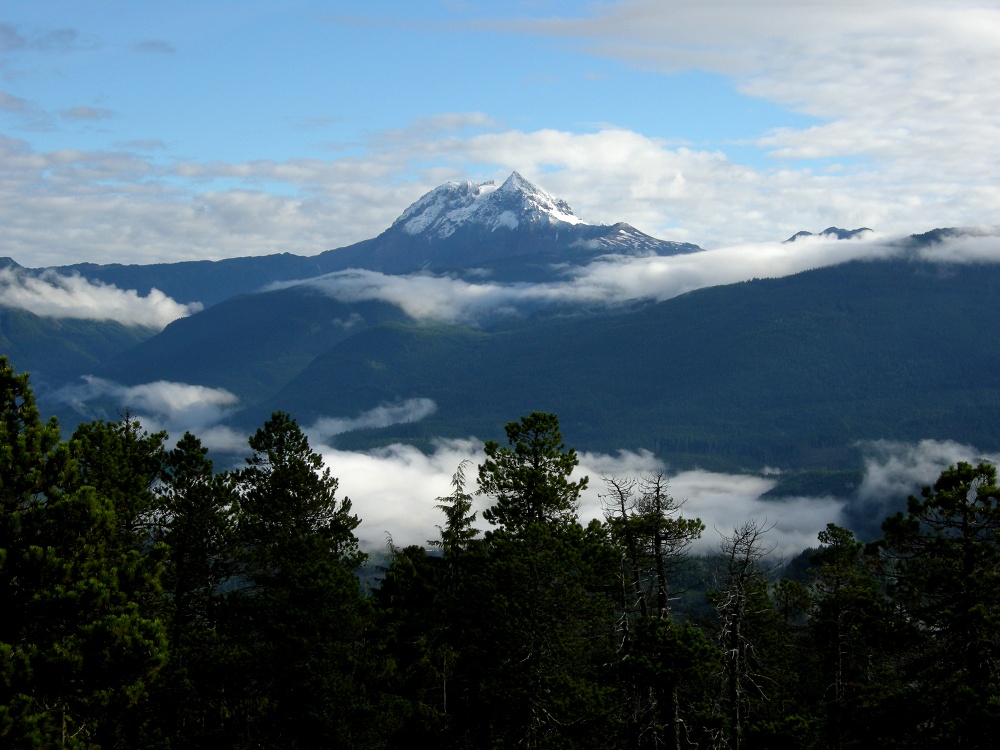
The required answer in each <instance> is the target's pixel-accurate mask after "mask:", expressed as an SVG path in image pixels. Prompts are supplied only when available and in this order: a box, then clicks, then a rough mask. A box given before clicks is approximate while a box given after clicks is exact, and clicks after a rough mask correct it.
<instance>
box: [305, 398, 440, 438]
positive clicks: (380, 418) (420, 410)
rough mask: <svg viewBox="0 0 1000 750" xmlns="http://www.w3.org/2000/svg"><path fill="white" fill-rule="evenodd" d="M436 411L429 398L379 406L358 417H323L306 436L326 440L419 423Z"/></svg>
mask: <svg viewBox="0 0 1000 750" xmlns="http://www.w3.org/2000/svg"><path fill="white" fill-rule="evenodd" d="M435 411H437V404H435V403H434V402H433V401H431V400H430V399H429V398H411V399H407V400H406V401H403V402H402V403H398V404H383V405H382V406H377V407H375V408H374V409H370V410H369V411H366V412H364V413H363V414H361V415H360V416H358V417H321V418H319V419H317V420H316V422H315V423H314V424H313V425H312V427H310V428H308V429H307V430H306V434H307V435H308V436H309V438H310V439H312V440H317V441H319V440H326V439H329V438H331V437H333V436H334V435H340V434H341V433H344V432H350V431H351V430H361V429H368V428H374V427H389V426H390V425H394V424H407V423H409V422H419V421H420V420H421V419H423V418H424V417H428V416H430V415H431V414H433V413H434V412H435Z"/></svg>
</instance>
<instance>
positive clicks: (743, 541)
mask: <svg viewBox="0 0 1000 750" xmlns="http://www.w3.org/2000/svg"><path fill="white" fill-rule="evenodd" d="M773 528H774V524H770V525H768V524H767V522H766V521H760V520H758V519H750V520H749V521H746V522H744V523H743V524H741V525H739V526H737V527H735V528H734V529H733V533H732V534H730V535H727V534H722V542H721V543H720V545H719V558H720V571H719V579H720V580H719V586H718V587H717V589H716V592H717V593H716V597H717V598H716V602H715V609H716V611H717V612H718V614H719V633H718V643H719V647H720V648H721V649H722V665H723V666H722V668H723V678H724V683H725V696H724V700H725V703H726V705H727V708H728V713H729V721H730V747H732V748H733V749H734V750H739V747H740V740H741V734H742V728H743V721H744V714H745V711H744V707H745V705H746V702H747V695H748V693H749V692H750V691H751V690H754V691H757V692H759V693H761V694H763V690H762V688H761V685H760V684H759V678H758V675H757V674H755V672H754V669H753V662H754V659H753V656H754V647H755V644H754V643H753V639H752V638H751V637H749V634H748V632H747V624H748V621H749V620H750V619H751V618H752V617H753V616H754V615H757V614H759V613H760V612H761V611H763V608H765V607H769V606H770V600H769V599H768V598H767V595H766V587H767V574H768V573H769V572H770V567H773V565H772V566H768V565H767V564H766V563H765V559H766V558H767V557H768V556H769V555H770V554H771V553H772V552H773V551H774V548H775V545H773V544H770V545H769V544H767V543H766V542H765V541H764V536H765V535H766V534H767V532H769V531H770V530H771V529H773Z"/></svg>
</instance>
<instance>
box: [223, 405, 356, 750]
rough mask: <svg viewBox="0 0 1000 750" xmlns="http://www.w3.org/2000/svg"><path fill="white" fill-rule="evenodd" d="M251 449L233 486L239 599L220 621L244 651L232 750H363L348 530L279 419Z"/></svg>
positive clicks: (328, 485) (321, 477) (349, 524)
mask: <svg viewBox="0 0 1000 750" xmlns="http://www.w3.org/2000/svg"><path fill="white" fill-rule="evenodd" d="M250 447H251V449H252V454H251V456H250V458H248V459H247V467H246V468H245V469H243V470H242V471H240V472H239V473H238V474H237V476H236V479H237V487H238V505H237V530H238V534H239V540H240V547H241V552H240V554H239V555H238V557H237V563H238V569H237V571H238V572H237V576H238V580H239V584H240V587H241V588H240V590H238V591H237V592H234V594H232V595H231V596H230V600H231V602H230V604H231V607H230V612H229V614H230V617H231V620H230V627H231V630H230V632H229V637H230V638H231V639H232V640H233V641H234V642H235V643H237V644H239V646H240V648H241V649H242V652H241V654H240V656H239V658H238V659H236V660H235V661H236V663H235V664H234V665H233V667H234V673H233V674H234V676H235V683H234V684H233V685H232V686H231V687H232V688H233V690H234V691H235V692H237V694H239V695H240V696H241V699H240V701H241V702H240V705H239V706H238V707H236V711H235V712H236V714H237V715H238V721H237V722H236V724H237V726H234V727H231V730H232V731H234V733H235V735H236V736H237V738H238V739H237V746H244V745H246V746H254V747H260V746H280V747H286V748H302V747H329V746H331V745H338V746H341V747H348V746H355V745H362V744H363V743H362V742H360V741H359V736H360V733H361V732H363V730H364V726H365V722H362V721H360V719H359V712H361V711H362V710H363V708H364V695H363V684H362V682H360V681H359V680H358V679H356V677H357V674H356V672H357V671H358V670H359V669H360V668H361V664H360V661H361V656H360V653H359V647H360V644H361V637H362V632H363V628H364V625H365V616H366V602H365V601H364V599H363V597H362V594H361V589H360V585H359V582H358V579H357V577H356V576H355V573H354V571H355V570H356V568H357V567H358V566H359V565H360V564H361V563H362V561H363V560H364V559H365V555H364V554H362V553H361V552H360V551H359V549H358V542H357V538H356V537H355V536H354V529H355V528H356V527H357V525H358V518H357V516H355V515H353V514H352V513H351V503H350V501H349V500H347V499H344V500H340V501H338V500H337V498H336V490H337V480H336V479H334V478H333V477H332V476H331V474H330V470H329V469H327V468H324V467H323V460H322V457H321V456H319V454H317V453H315V452H314V451H313V450H312V449H311V448H310V447H309V442H308V440H307V438H306V436H305V435H304V434H303V433H302V431H301V430H300V428H299V426H298V425H297V424H296V423H295V421H294V420H293V419H291V418H290V417H289V416H288V415H287V414H284V413H282V412H276V413H275V414H274V415H272V417H271V418H270V419H269V420H268V421H267V422H266V423H265V424H264V426H263V427H262V428H261V429H259V430H257V432H256V433H255V434H254V436H253V437H251V438H250ZM239 743H243V744H242V745H241V744H239Z"/></svg>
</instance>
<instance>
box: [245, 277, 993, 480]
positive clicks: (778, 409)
mask: <svg viewBox="0 0 1000 750" xmlns="http://www.w3.org/2000/svg"><path fill="white" fill-rule="evenodd" d="M998 294H1000V269H998V268H997V266H993V265H990V266H949V267H946V268H945V267H941V266H934V265H929V264H923V263H916V262H906V261H901V262H857V263H850V264H845V265H843V266H838V267H833V268H824V269H819V270H816V271H810V272H807V273H804V274H799V275H797V276H792V277H787V278H783V279H772V280H755V281H752V282H745V283H742V284H736V285H732V286H726V287H716V288H713V289H704V290H700V291H698V292H693V293H691V294H688V295H684V296H683V297H679V298H676V299H673V300H669V301H667V302H663V303H660V304H656V305H649V306H647V307H645V308H643V309H641V310H638V311H634V312H630V313H625V314H619V315H609V316H604V317H587V318H579V319H570V320H560V321H548V322H544V323H535V324H532V325H527V324H526V325H523V326H520V327H515V328H511V329H508V330H504V331H495V332H483V331H474V330H471V329H463V328H458V327H446V326H419V325H412V324H410V325H400V324H393V325H386V326H374V327H371V328H368V329H366V330H364V331H362V332H360V333H358V334H356V335H354V336H351V337H348V338H346V339H344V340H343V341H341V342H339V343H338V344H336V345H334V346H333V347H332V348H331V349H330V350H329V351H327V352H326V353H324V354H322V355H320V356H318V357H317V358H316V359H315V360H314V361H313V362H312V363H311V364H310V365H309V366H308V367H306V368H305V369H304V370H303V371H302V372H301V373H300V374H299V375H298V376H297V377H295V378H294V379H293V380H291V381H290V382H289V383H288V385H287V386H286V387H285V388H284V389H283V390H282V391H281V392H279V393H278V394H276V395H275V396H274V397H273V398H270V399H268V404H269V405H273V406H274V407H275V408H282V409H287V410H289V411H291V412H292V413H294V414H296V415H298V416H299V418H300V419H301V420H302V421H303V422H306V423H308V422H309V421H311V420H312V419H313V418H315V417H318V416H321V415H338V416H343V415H352V414H356V413H358V412H360V411H363V410H366V409H370V408H373V407H375V406H377V405H379V404H381V403H384V402H393V401H399V400H403V399H409V398H418V397H423V398H431V399H433V400H434V401H435V402H436V403H437V404H438V407H439V408H438V411H437V412H436V413H435V414H434V415H433V416H432V417H429V418H427V419H426V420H425V421H423V422H421V423H420V424H418V425H403V426H399V427H395V428H387V429H384V430H380V431H371V432H367V433H364V434H360V435H356V436H354V437H353V438H347V439H345V442H343V444H344V445H363V444H373V443H378V442H382V441H386V440H392V439H397V438H429V437H431V436H434V435H451V436H465V435H469V434H479V435H482V434H495V433H496V432H497V431H498V429H499V428H500V425H502V424H503V423H504V422H505V421H507V420H509V419H512V418H515V417H517V416H518V415H520V414H523V413H527V412H529V411H532V410H550V411H555V412H557V413H559V415H560V417H561V418H562V420H563V424H564V428H565V429H564V432H565V433H566V435H567V439H568V440H570V441H571V442H572V443H573V444H574V445H576V446H577V447H578V448H581V449H601V450H615V449H619V448H632V449H639V448H647V449H650V450H653V451H655V452H657V453H659V454H660V455H664V456H665V457H668V458H670V459H671V460H674V461H678V462H682V463H699V464H701V465H714V466H719V467H729V468H732V467H749V468H754V467H756V468H759V467H761V466H764V465H779V466H785V467H789V466H792V467H813V466H846V465H851V464H852V463H853V461H854V460H855V459H856V453H855V448H854V447H853V446H854V445H855V444H856V442H857V441H859V440H874V439H900V440H903V439H905V440H917V439H923V438H938V439H955V440H961V441H963V442H970V443H974V444H977V445H979V446H981V447H982V448H983V449H990V450H995V449H997V448H1000V443H998V436H997V433H996V430H995V424H996V423H997V420H998V419H1000V376H998V375H997V373H998V372H1000V352H998V351H997V350H996V347H993V346H984V345H983V343H984V340H983V336H984V332H985V331H992V330H997V327H998V326H1000V310H998V309H997V306H996V305H991V304H987V303H986V300H990V299H994V298H996V297H997V295H998ZM260 416H261V414H260V413H255V412H254V411H253V410H251V411H248V412H247V413H246V414H244V415H242V417H241V420H242V421H243V423H245V424H247V425H250V424H253V423H255V422H256V421H259V418H260Z"/></svg>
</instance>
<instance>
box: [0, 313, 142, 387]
mask: <svg viewBox="0 0 1000 750" xmlns="http://www.w3.org/2000/svg"><path fill="white" fill-rule="evenodd" d="M155 333H156V331H155V330H154V329H152V328H147V327H145V326H125V325H122V324H121V323H116V322H114V321H105V320H101V321H98V320H74V319H72V318H46V317H41V316H39V315H35V314H34V313H30V312H28V311H26V310H19V309H15V308H11V307H4V306H2V305H0V354H6V355H8V356H9V357H10V358H11V360H14V361H16V362H17V363H18V366H19V367H23V368H24V369H25V370H26V371H29V372H31V375H32V382H33V383H34V385H35V387H36V388H39V389H40V390H44V389H45V387H46V386H50V385H54V384H61V383H63V382H64V381H66V380H67V379H71V378H76V377H77V376H78V375H79V374H82V373H90V372H94V371H96V370H97V369H99V368H100V367H101V366H102V365H103V364H104V363H105V362H107V361H108V360H110V359H111V358H112V357H114V356H115V355H117V354H119V353H121V352H123V351H125V350H127V349H129V348H131V347H133V346H135V345H136V344H138V343H140V342H141V341H144V340H145V339H148V338H149V337H150V336H153V335H154V334H155Z"/></svg>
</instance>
